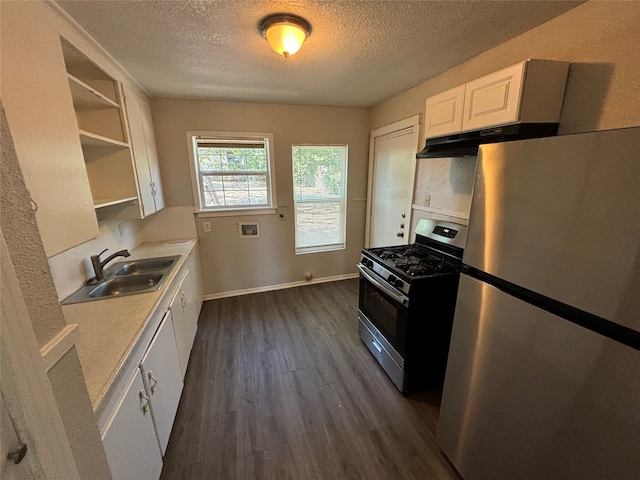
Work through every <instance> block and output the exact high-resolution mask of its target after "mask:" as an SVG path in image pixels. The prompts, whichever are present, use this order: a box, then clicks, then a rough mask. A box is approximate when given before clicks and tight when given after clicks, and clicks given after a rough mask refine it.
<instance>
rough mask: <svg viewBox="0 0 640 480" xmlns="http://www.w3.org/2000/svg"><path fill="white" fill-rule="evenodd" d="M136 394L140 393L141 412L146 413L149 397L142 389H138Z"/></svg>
mask: <svg viewBox="0 0 640 480" xmlns="http://www.w3.org/2000/svg"><path fill="white" fill-rule="evenodd" d="M138 395H140V408H142V413H143V414H144V415H146V414H147V412H148V411H149V397H147V394H146V393H144V389H142V390H140V392H139V393H138Z"/></svg>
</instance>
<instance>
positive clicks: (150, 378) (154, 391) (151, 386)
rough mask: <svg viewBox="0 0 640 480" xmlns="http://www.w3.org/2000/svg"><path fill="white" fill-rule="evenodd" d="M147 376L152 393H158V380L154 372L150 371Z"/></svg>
mask: <svg viewBox="0 0 640 480" xmlns="http://www.w3.org/2000/svg"><path fill="white" fill-rule="evenodd" d="M147 376H148V377H149V390H151V393H156V390H157V389H158V387H157V385H158V379H157V378H156V377H154V376H153V372H152V371H151V370H149V372H148V373H147ZM151 382H153V383H151Z"/></svg>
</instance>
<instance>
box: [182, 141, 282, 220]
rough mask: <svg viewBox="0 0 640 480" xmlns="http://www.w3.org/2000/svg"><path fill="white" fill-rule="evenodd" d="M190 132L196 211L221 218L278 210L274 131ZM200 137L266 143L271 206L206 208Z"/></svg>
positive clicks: (188, 142) (270, 212) (272, 212)
mask: <svg viewBox="0 0 640 480" xmlns="http://www.w3.org/2000/svg"><path fill="white" fill-rule="evenodd" d="M186 134H187V150H188V152H189V170H190V172H191V188H192V191H193V202H194V212H195V213H197V214H198V216H199V217H218V216H235V215H266V214H272V215H274V214H275V213H276V209H277V208H278V202H277V199H276V178H275V156H274V148H273V134H272V133H261V132H221V131H211V130H192V131H188V132H186ZM198 137H211V138H213V139H216V140H228V141H230V142H233V141H234V140H258V141H264V142H265V150H266V152H267V169H268V170H267V197H268V198H269V199H270V202H269V204H268V205H260V206H256V205H232V206H220V207H205V205H204V198H203V191H202V184H201V182H200V176H201V173H200V168H199V163H198V155H197V147H198Z"/></svg>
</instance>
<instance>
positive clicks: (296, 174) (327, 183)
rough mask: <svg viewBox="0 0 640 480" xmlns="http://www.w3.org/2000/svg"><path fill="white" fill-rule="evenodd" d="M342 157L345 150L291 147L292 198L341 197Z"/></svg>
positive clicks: (338, 148) (339, 148) (341, 148)
mask: <svg viewBox="0 0 640 480" xmlns="http://www.w3.org/2000/svg"><path fill="white" fill-rule="evenodd" d="M344 156H345V151H344V147H324V148H320V147H306V146H305V147H293V158H294V162H293V167H294V168H293V184H294V196H295V199H296V200H311V199H324V198H334V199H337V198H340V197H341V195H342V191H343V188H344V186H343V181H344V180H343V177H344V175H343V164H344Z"/></svg>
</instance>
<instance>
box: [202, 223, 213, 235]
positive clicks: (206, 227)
mask: <svg viewBox="0 0 640 480" xmlns="http://www.w3.org/2000/svg"><path fill="white" fill-rule="evenodd" d="M202 229H203V230H204V231H205V232H207V233H209V232H210V231H211V222H202Z"/></svg>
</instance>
